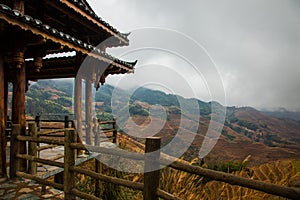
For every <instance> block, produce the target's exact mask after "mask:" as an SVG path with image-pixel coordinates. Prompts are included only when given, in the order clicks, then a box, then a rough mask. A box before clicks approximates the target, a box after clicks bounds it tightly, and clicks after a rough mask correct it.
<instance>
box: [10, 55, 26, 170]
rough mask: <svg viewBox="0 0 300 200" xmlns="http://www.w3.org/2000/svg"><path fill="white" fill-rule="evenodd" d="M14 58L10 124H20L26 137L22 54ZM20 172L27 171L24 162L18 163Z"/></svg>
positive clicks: (22, 147) (24, 76) (21, 146)
mask: <svg viewBox="0 0 300 200" xmlns="http://www.w3.org/2000/svg"><path fill="white" fill-rule="evenodd" d="M16 58H18V62H19V63H15V64H16V66H15V69H14V73H15V74H14V81H13V105H12V122H13V124H20V126H21V135H26V116H25V86H26V84H27V82H26V73H25V64H24V63H22V62H21V61H22V60H23V61H24V53H23V52H17V53H16ZM19 145H20V149H19V150H20V153H21V154H26V153H27V150H26V142H20V143H19ZM20 163H21V164H20V171H22V172H25V171H27V162H26V160H21V161H20Z"/></svg>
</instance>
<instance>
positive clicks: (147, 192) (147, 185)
mask: <svg viewBox="0 0 300 200" xmlns="http://www.w3.org/2000/svg"><path fill="white" fill-rule="evenodd" d="M160 143H161V139H160V138H158V137H151V138H146V148H145V153H146V155H145V174H144V191H143V196H144V200H158V195H157V191H158V188H159V179H160V170H159V167H160V164H159V159H160ZM150 153H151V154H150Z"/></svg>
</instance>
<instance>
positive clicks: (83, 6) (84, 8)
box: [68, 0, 129, 41]
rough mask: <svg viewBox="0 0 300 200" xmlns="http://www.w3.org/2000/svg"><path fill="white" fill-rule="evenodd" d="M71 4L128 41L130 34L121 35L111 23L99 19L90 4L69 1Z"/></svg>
mask: <svg viewBox="0 0 300 200" xmlns="http://www.w3.org/2000/svg"><path fill="white" fill-rule="evenodd" d="M68 1H69V2H71V3H73V4H74V5H76V6H77V7H78V8H80V9H81V10H82V11H84V12H85V13H87V14H89V15H90V16H91V17H93V18H94V19H96V20H98V21H99V22H100V23H101V24H103V25H105V26H106V27H107V28H109V29H110V30H111V31H113V32H114V33H115V34H118V35H119V36H120V37H122V38H123V39H125V40H127V41H128V39H127V36H128V35H129V34H128V33H120V32H119V31H118V30H117V29H116V28H114V27H113V26H111V25H110V24H109V23H107V22H105V21H104V20H103V19H102V18H101V17H99V16H98V15H97V14H96V13H95V12H94V11H93V10H92V8H91V7H90V6H89V4H88V3H87V2H86V1H84V2H83V0H68Z"/></svg>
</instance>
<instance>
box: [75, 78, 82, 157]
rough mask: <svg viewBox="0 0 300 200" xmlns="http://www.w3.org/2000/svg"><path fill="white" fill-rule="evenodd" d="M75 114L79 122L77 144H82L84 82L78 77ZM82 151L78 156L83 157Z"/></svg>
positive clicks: (78, 152) (78, 151)
mask: <svg viewBox="0 0 300 200" xmlns="http://www.w3.org/2000/svg"><path fill="white" fill-rule="evenodd" d="M74 113H75V120H76V121H77V127H76V131H77V142H79V143H81V144H82V139H83V137H82V80H81V77H80V76H79V75H78V76H77V77H76V78H75V89H74ZM82 154H83V151H82V150H77V155H82Z"/></svg>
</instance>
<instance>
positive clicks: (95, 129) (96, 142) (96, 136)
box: [93, 118, 99, 146]
mask: <svg viewBox="0 0 300 200" xmlns="http://www.w3.org/2000/svg"><path fill="white" fill-rule="evenodd" d="M98 127H99V124H98V120H97V119H96V118H94V119H93V132H94V145H95V146H98V145H99V133H98Z"/></svg>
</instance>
